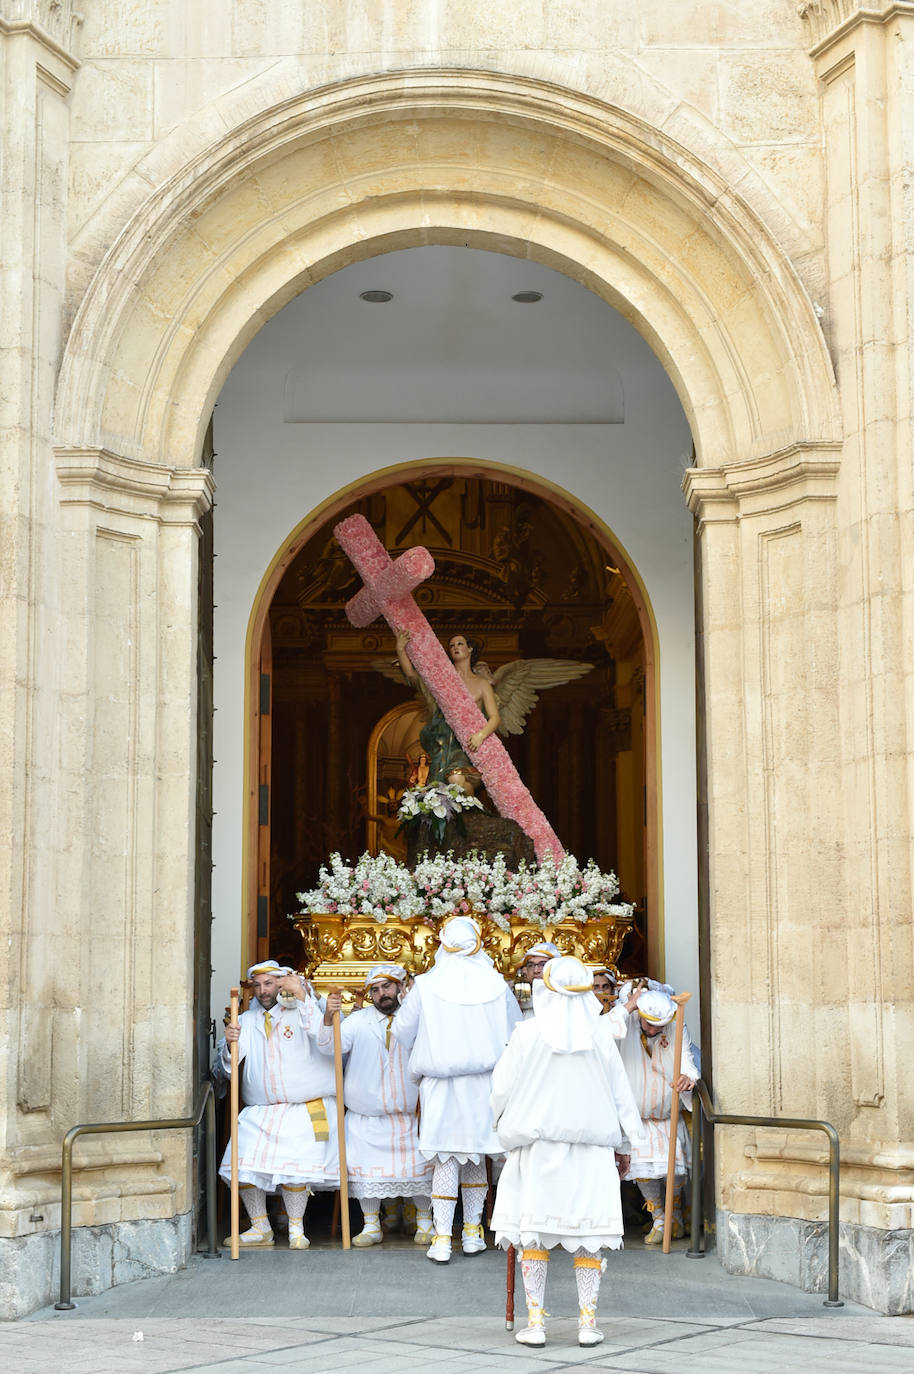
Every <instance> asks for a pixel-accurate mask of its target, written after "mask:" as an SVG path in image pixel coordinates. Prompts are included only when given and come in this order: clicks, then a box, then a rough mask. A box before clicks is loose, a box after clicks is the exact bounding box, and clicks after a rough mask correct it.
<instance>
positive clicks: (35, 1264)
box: [0, 1212, 193, 1321]
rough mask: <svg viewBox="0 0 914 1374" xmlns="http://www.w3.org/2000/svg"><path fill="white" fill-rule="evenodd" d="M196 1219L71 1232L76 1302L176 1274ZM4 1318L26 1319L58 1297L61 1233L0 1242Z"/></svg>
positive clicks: (184, 1259) (187, 1215) (0, 1297)
mask: <svg viewBox="0 0 914 1374" xmlns="http://www.w3.org/2000/svg"><path fill="white" fill-rule="evenodd" d="M192 1243H193V1217H192V1215H191V1213H190V1212H185V1213H184V1214H183V1215H182V1216H177V1217H167V1218H165V1219H164V1220H156V1221H117V1222H112V1223H111V1224H110V1225H107V1226H79V1227H74V1229H73V1257H72V1261H71V1267H70V1272H71V1276H72V1285H71V1286H72V1291H73V1298H74V1300H75V1299H76V1298H80V1297H91V1296H93V1295H94V1294H96V1293H103V1292H104V1291H105V1290H106V1289H107V1288H114V1287H116V1286H117V1284H119V1283H132V1282H133V1280H134V1279H148V1278H153V1277H155V1276H156V1275H157V1274H173V1273H174V1272H175V1271H176V1270H177V1269H183V1268H184V1266H185V1265H186V1264H187V1261H188V1258H189V1256H190V1253H191V1245H192ZM0 1275H2V1276H3V1277H2V1278H0V1319H2V1320H5V1321H13V1320H15V1319H16V1318H17V1317H26V1316H28V1314H29V1313H30V1312H34V1311H35V1310H36V1309H37V1308H39V1307H47V1306H49V1304H51V1303H54V1302H57V1300H58V1298H59V1296H60V1232H59V1231H48V1232H46V1233H44V1234H42V1235H32V1236H18V1237H16V1238H15V1239H6V1238H4V1239H0Z"/></svg>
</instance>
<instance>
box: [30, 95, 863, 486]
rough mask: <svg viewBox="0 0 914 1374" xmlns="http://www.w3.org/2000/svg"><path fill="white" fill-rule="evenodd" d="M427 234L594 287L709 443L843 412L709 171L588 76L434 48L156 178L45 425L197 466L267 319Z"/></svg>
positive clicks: (788, 300) (810, 332)
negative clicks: (322, 284)
mask: <svg viewBox="0 0 914 1374" xmlns="http://www.w3.org/2000/svg"><path fill="white" fill-rule="evenodd" d="M425 243H464V244H468V245H470V246H476V247H484V248H490V249H496V250H500V251H503V252H507V253H510V254H514V255H516V256H525V257H529V258H531V259H532V260H536V261H539V262H543V263H546V264H548V265H550V266H552V267H555V268H557V269H558V270H560V271H562V272H564V273H566V274H567V275H569V276H571V277H573V278H574V279H576V280H578V281H580V282H582V283H583V284H585V285H587V286H588V287H589V288H590V289H591V290H593V291H594V292H595V293H596V294H598V295H600V296H601V297H603V298H604V299H606V300H607V301H609V302H610V303H611V304H612V305H613V306H615V307H616V308H617V309H618V310H619V311H620V312H621V313H622V314H623V315H624V316H625V317H626V318H627V319H629V320H630V321H631V322H632V323H633V325H634V326H635V327H636V328H637V329H638V330H639V331H640V332H641V334H642V335H643V336H644V337H645V338H646V339H647V341H648V342H649V343H650V344H651V346H652V347H653V348H654V350H655V352H656V353H657V354H658V356H659V357H660V359H661V361H662V362H663V364H664V366H665V367H666V369H667V371H668V372H669V374H670V377H671V378H672V380H673V382H674V385H675V386H676V387H677V390H678V392H679V395H680V398H681V400H682V402H683V405H684V408H685V410H686V413H687V415H688V417H689V420H690V422H691V425H692V430H693V435H694V439H695V447H696V456H697V462H698V464H699V465H700V466H708V465H710V466H714V467H721V466H725V465H729V464H732V463H739V462H743V461H746V460H747V459H752V458H760V457H762V456H764V455H767V454H770V453H772V452H774V451H777V450H782V449H785V448H788V447H790V446H793V445H796V444H798V443H810V442H812V443H819V442H822V441H825V442H828V441H834V439H835V437H836V435H837V433H838V415H837V407H836V402H835V391H834V380H833V376H832V372H831V366H830V362H829V359H828V355H827V352H826V348H825V343H824V339H823V336H822V333H821V330H820V329H819V326H818V323H817V321H816V319H815V316H814V313H813V311H812V308H811V305H810V302H809V300H808V298H807V296H806V294H805V292H804V290H803V287H802V285H801V283H800V282H799V279H798V278H797V276H796V275H795V273H794V272H793V269H792V268H791V266H790V263H789V262H788V261H787V259H786V258H785V257H784V255H783V253H782V252H781V251H780V249H779V247H778V245H777V244H776V243H775V242H774V240H773V239H772V237H771V235H770V234H769V233H768V232H767V230H766V228H765V226H764V225H763V224H762V223H761V221H760V220H759V219H758V218H757V217H756V216H755V215H754V214H753V213H752V212H751V211H750V210H749V209H748V207H747V206H746V205H745V204H744V203H743V202H742V201H741V199H740V198H739V196H738V195H737V194H736V193H735V192H734V191H733V190H732V189H731V188H730V187H729V186H728V185H727V184H726V183H725V182H724V181H723V180H722V178H721V177H720V176H719V175H718V174H717V173H715V172H712V171H711V170H710V169H709V167H708V166H706V165H705V164H703V163H702V162H701V161H700V160H699V159H698V158H696V157H695V156H694V155H693V154H692V153H690V152H689V151H688V150H686V149H684V148H683V147H681V146H679V145H677V144H675V143H674V142H672V141H671V140H669V139H668V138H666V137H665V136H664V135H663V134H662V133H660V132H659V131H658V130H657V129H656V128H651V127H649V126H647V125H645V124H642V123H641V122H640V121H638V120H636V119H634V118H632V117H631V116H628V115H624V114H622V113H621V112H620V111H619V110H617V109H613V108H612V107H610V106H607V105H603V104H601V103H599V102H597V101H594V100H592V99H588V98H586V97H582V96H580V95H575V94H573V93H571V92H568V91H558V90H556V89H555V88H554V87H551V86H548V85H546V84H544V83H541V82H534V81H529V80H527V81H524V80H519V79H516V78H505V77H496V76H493V75H491V74H488V73H481V72H473V73H459V74H448V73H440V72H434V73H419V74H410V78H409V81H408V82H407V81H404V80H403V79H402V77H393V76H386V77H385V76H381V77H375V78H361V79H358V80H354V81H351V82H348V83H344V84H342V85H340V86H337V87H333V88H329V89H326V90H323V91H320V92H318V93H316V94H315V93H314V92H311V93H309V95H307V96H300V97H297V98H295V99H292V100H289V101H287V102H286V103H285V104H283V105H280V106H276V107H273V108H271V109H269V110H264V111H261V112H259V113H258V114H257V115H255V116H254V117H253V118H251V119H250V120H249V121H248V122H247V123H246V124H245V125H244V126H242V127H239V128H237V129H235V130H233V131H232V133H231V134H229V135H227V136H226V137H225V138H223V139H222V140H221V141H220V142H218V143H216V144H214V145H213V146H211V147H210V148H208V149H207V150H205V151H204V152H202V153H200V155H199V156H198V157H196V158H195V159H194V160H193V161H192V162H191V163H189V164H188V165H187V166H185V167H184V168H182V169H181V171H180V172H177V173H175V174H174V175H173V176H172V177H171V178H169V179H168V180H167V181H166V182H164V183H163V184H162V185H161V186H160V187H159V189H158V190H157V191H156V192H155V193H154V194H153V195H152V196H150V198H149V200H148V201H147V202H146V204H145V205H144V206H143V207H142V208H141V210H140V211H139V212H138V213H137V214H136V215H135V216H134V218H133V220H132V221H131V222H130V224H129V225H128V226H127V227H126V228H125V230H124V231H123V233H122V235H121V237H120V239H119V240H118V241H117V243H116V244H115V245H114V246H113V248H112V249H111V251H110V252H109V253H108V255H107V257H106V258H105V260H104V262H103V264H102V266H101V268H100V269H99V271H98V273H97V275H96V277H95V279H94V281H93V283H92V286H91V287H90V289H89V291H88V292H87V294H86V296H85V298H84V301H83V304H82V306H81V308H80V310H79V313H78V315H77V318H76V320H75V322H74V326H73V329H72V332H71V335H70V338H69V341H68V344H67V348H66V352H65V356H64V360H63V365H62V370H61V378H60V386H59V395H58V405H57V411H56V417H57V418H56V439H57V443H58V444H59V445H61V446H82V447H101V448H107V449H110V450H113V451H115V452H117V453H119V454H120V455H122V456H124V457H126V458H128V459H131V460H134V461H136V460H138V461H140V462H143V461H145V462H153V463H159V464H166V465H169V466H171V465H178V466H192V465H193V464H195V463H196V462H197V460H198V454H199V452H200V445H201V441H202V435H203V431H204V430H205V426H206V423H207V417H208V415H209V413H210V410H211V407H212V403H213V401H214V400H215V398H216V396H217V395H218V392H219V389H220V387H221V385H222V383H223V381H224V379H225V377H226V376H227V374H228V372H229V370H230V368H231V366H232V364H233V363H234V362H235V360H236V359H237V358H238V357H239V356H240V354H241V352H242V351H243V349H244V347H245V346H246V344H247V343H248V342H249V341H250V339H251V338H252V337H253V335H254V334H255V333H256V332H257V330H258V329H259V328H260V327H261V326H262V324H264V323H265V322H266V320H268V319H269V318H270V317H271V316H272V315H273V314H274V313H275V312H276V311H277V310H279V309H281V308H282V306H283V305H285V304H286V303H287V302H288V301H289V300H290V299H291V298H292V297H294V296H295V295H297V294H298V293H299V292H300V291H302V290H303V289H304V288H305V287H307V286H308V285H310V284H312V283H314V282H316V281H318V280H320V279H322V278H323V277H325V276H327V275H329V274H330V273H332V272H333V271H335V270H337V269H338V268H339V267H341V266H344V265H346V264H347V263H350V262H353V261H356V260H358V259H360V258H365V257H371V256H374V255H376V254H379V253H383V252H386V251H389V250H392V249H397V248H403V247H408V246H411V245H414V244H425Z"/></svg>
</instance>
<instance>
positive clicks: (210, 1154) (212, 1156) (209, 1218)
mask: <svg viewBox="0 0 914 1374" xmlns="http://www.w3.org/2000/svg"><path fill="white" fill-rule="evenodd" d="M206 1086H207V1088H208V1089H209V1092H208V1093H207V1096H206V1242H207V1246H208V1249H207V1254H209V1255H210V1256H218V1254H219V1250H218V1247H217V1245H216V1094H215V1093H214V1092H213V1085H212V1083H207V1085H206Z"/></svg>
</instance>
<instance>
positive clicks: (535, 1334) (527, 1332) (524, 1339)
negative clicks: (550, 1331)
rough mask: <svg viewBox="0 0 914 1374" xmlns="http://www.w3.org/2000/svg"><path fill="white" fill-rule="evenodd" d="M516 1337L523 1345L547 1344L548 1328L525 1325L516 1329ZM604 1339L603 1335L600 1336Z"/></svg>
mask: <svg viewBox="0 0 914 1374" xmlns="http://www.w3.org/2000/svg"><path fill="white" fill-rule="evenodd" d="M514 1339H515V1340H516V1341H519V1342H520V1344H521V1345H545V1344H546V1328H545V1326H525V1327H524V1329H523V1331H515V1333H514ZM600 1339H601V1340H602V1339H603V1338H602V1336H601V1337H600Z"/></svg>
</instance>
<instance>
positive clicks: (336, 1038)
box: [333, 988, 350, 1250]
mask: <svg viewBox="0 0 914 1374" xmlns="http://www.w3.org/2000/svg"><path fill="white" fill-rule="evenodd" d="M335 991H338V992H342V988H337V989H335ZM333 1067H334V1070H335V1071H336V1137H337V1144H338V1145H339V1150H340V1225H341V1228H342V1232H343V1249H344V1250H348V1249H349V1248H350V1239H349V1175H348V1173H347V1172H346V1117H345V1107H344V1104H343V1040H342V1037H341V1035H340V1014H339V1012H338V1011H335V1012H334V1013H333Z"/></svg>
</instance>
